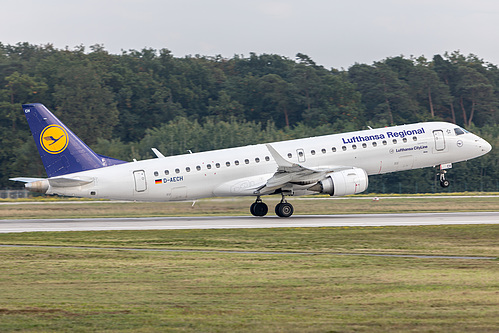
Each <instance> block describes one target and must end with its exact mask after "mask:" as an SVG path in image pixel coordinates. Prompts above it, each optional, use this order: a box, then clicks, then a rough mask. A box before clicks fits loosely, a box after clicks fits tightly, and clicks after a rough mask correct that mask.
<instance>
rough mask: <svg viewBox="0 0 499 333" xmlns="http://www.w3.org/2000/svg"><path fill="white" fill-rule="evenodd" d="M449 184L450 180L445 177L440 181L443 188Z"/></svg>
mask: <svg viewBox="0 0 499 333" xmlns="http://www.w3.org/2000/svg"><path fill="white" fill-rule="evenodd" d="M449 185H450V182H449V181H448V180H447V179H444V180H442V181H441V182H440V186H442V187H443V188H446V187H449Z"/></svg>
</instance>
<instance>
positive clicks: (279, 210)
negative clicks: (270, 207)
mask: <svg viewBox="0 0 499 333" xmlns="http://www.w3.org/2000/svg"><path fill="white" fill-rule="evenodd" d="M293 212H294V209H293V205H291V204H290V203H287V202H283V203H280V204H277V206H275V213H276V215H277V216H279V217H290V216H291V215H293Z"/></svg>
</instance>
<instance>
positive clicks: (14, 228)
mask: <svg viewBox="0 0 499 333" xmlns="http://www.w3.org/2000/svg"><path fill="white" fill-rule="evenodd" d="M451 224H499V212H466V213H418V214H352V215H293V216H292V217H290V218H278V217H275V216H270V215H269V216H266V217H252V216H236V217H234V216H216V217H211V216H210V217H144V218H85V219H24V220H0V233H11V232H34V231H90V230H94V231H96V230H155V229H156V230H163V229H233V228H234V229H241V228H287V227H291V228H298V227H309V228H313V227H348V226H350V227H352V226H366V227H367V226H417V225H451Z"/></svg>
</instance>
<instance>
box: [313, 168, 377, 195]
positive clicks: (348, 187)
mask: <svg viewBox="0 0 499 333" xmlns="http://www.w3.org/2000/svg"><path fill="white" fill-rule="evenodd" d="M368 184H369V180H368V177H367V173H366V172H365V170H364V169H360V168H351V169H347V170H342V171H337V172H332V173H329V174H327V175H326V177H325V178H324V179H322V180H320V181H319V182H317V183H316V184H315V185H313V186H312V187H310V188H309V189H308V190H309V191H314V192H319V193H324V194H329V195H330V196H335V197H339V196H342V195H349V194H356V193H360V192H364V191H365V190H366V189H367V186H368Z"/></svg>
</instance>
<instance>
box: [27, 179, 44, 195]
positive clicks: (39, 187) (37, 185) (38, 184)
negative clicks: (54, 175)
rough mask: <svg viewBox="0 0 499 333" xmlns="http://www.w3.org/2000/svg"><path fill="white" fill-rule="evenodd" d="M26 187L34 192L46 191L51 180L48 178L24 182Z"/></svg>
mask: <svg viewBox="0 0 499 333" xmlns="http://www.w3.org/2000/svg"><path fill="white" fill-rule="evenodd" d="M24 187H26V188H27V189H28V190H29V191H32V192H39V193H46V192H47V190H48V189H49V181H48V180H47V179H42V180H37V181H34V182H30V183H26V184H24Z"/></svg>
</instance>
